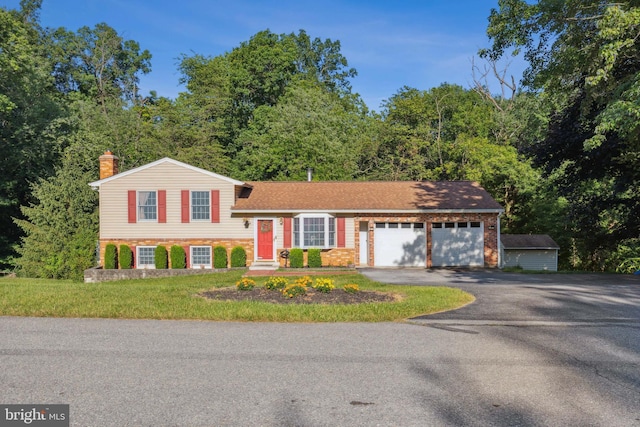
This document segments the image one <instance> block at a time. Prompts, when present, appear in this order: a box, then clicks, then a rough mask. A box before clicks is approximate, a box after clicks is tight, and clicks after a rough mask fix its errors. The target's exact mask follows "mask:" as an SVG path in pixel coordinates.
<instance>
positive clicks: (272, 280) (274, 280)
mask: <svg viewBox="0 0 640 427" xmlns="http://www.w3.org/2000/svg"><path fill="white" fill-rule="evenodd" d="M288 284H289V281H288V280H287V279H285V278H284V277H275V276H271V277H269V278H268V279H267V281H266V282H265V284H264V288H265V289H268V290H270V291H271V290H276V289H278V290H282V289H284V288H286V287H287V285H288Z"/></svg>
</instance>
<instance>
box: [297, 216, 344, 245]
mask: <svg viewBox="0 0 640 427" xmlns="http://www.w3.org/2000/svg"><path fill="white" fill-rule="evenodd" d="M335 242H336V219H335V218H334V217H332V216H330V215H321V214H317V215H311V214H304V215H298V216H297V217H295V218H293V245H294V246H295V247H299V248H330V247H335V245H336V244H335Z"/></svg>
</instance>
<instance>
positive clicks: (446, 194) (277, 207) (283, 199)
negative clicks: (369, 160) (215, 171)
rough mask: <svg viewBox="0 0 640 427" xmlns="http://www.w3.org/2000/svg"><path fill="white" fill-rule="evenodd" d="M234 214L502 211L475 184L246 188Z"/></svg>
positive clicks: (325, 184) (267, 185) (312, 184)
mask: <svg viewBox="0 0 640 427" xmlns="http://www.w3.org/2000/svg"><path fill="white" fill-rule="evenodd" d="M247 184H250V185H251V186H252V188H245V189H243V192H242V194H241V197H240V198H238V200H237V201H236V205H235V207H234V208H233V211H236V212H244V211H247V212H253V211H281V212H288V211H354V212H356V211H359V212H365V211H429V210H456V211H459V210H472V211H477V210H479V211H495V212H498V211H502V207H501V206H500V205H499V204H498V203H497V202H496V201H495V200H494V199H493V198H492V197H491V196H490V195H489V193H487V191H486V190H485V189H484V188H482V187H481V186H480V185H479V184H478V183H476V182H470V181H423V182H407V181H367V182H359V181H357V182H306V181H305V182H250V183H249V182H248V183H247Z"/></svg>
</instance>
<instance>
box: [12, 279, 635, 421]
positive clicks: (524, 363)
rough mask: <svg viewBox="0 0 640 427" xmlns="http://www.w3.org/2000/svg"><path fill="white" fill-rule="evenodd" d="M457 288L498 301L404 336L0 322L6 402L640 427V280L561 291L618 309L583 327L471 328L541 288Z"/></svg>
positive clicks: (277, 328)
mask: <svg viewBox="0 0 640 427" xmlns="http://www.w3.org/2000/svg"><path fill="white" fill-rule="evenodd" d="M405 273H406V274H405ZM367 274H369V273H368V272H367ZM402 274H405V276H404V278H405V282H412V281H414V280H413V279H411V276H412V275H413V274H417V275H420V274H421V275H422V276H424V275H426V274H429V273H427V272H425V271H422V272H421V273H420V272H418V273H415V272H412V271H396V272H395V274H393V275H394V276H395V277H399V276H400V275H402ZM438 274H440V273H438ZM464 274H466V273H463V275H464ZM500 277H504V276H500ZM452 280H458V281H459V282H461V283H458V285H460V286H461V287H462V286H469V288H470V289H478V288H479V287H483V289H484V291H482V292H485V293H482V292H480V293H478V295H479V297H478V300H477V301H476V302H475V303H473V304H471V305H469V306H467V307H465V308H462V309H460V310H457V311H455V312H453V313H456V315H455V316H454V317H451V318H448V319H447V318H442V317H440V318H438V319H436V318H435V317H434V318H432V320H426V319H416V320H412V321H410V322H406V323H381V324H360V323H357V324H346V323H339V324H277V323H218V322H192V321H139V320H138V321H135V320H107V319H38V318H15V317H0V366H1V367H2V369H1V370H0V403H25V404H26V403H66V404H70V410H71V425H73V426H253V425H256V426H376V425H379V426H464V425H469V426H494V425H495V426H503V425H504V426H506V425H513V426H515V425H518V426H550V425H554V426H555V425H557V426H607V427H609V426H640V339H639V338H640V324H639V323H638V315H637V307H638V299H637V298H638V297H639V293H640V292H639V291H638V290H637V288H640V284H639V283H638V282H630V283H626V282H625V283H621V284H620V283H618V281H617V280H615V279H613V281H612V282H611V283H607V284H606V285H602V286H598V284H597V282H598V281H597V280H596V283H595V284H593V285H587V284H585V282H582V284H578V283H572V284H563V285H560V284H555V285H554V284H553V283H552V284H547V285H546V286H548V287H549V286H551V287H558V286H560V287H562V286H567V287H568V288H562V289H564V290H562V292H560V295H561V296H562V298H560V301H565V302H566V300H571V296H570V295H571V292H572V290H571V288H572V287H573V286H584V287H585V288H578V290H577V291H576V298H577V299H578V300H580V301H582V300H583V299H585V298H587V300H585V301H584V304H586V305H588V306H592V307H598V306H599V305H601V304H600V303H602V304H604V305H605V309H604V311H602V313H601V314H597V315H595V316H591V317H586V314H580V315H579V316H578V318H579V319H580V320H579V321H575V322H573V321H570V320H567V319H565V318H564V317H561V318H560V320H558V319H556V318H555V317H554V316H550V317H545V312H544V310H540V309H539V308H537V309H534V308H532V309H531V310H530V315H526V316H525V315H520V314H519V313H516V314H517V315H515V316H514V319H512V320H509V319H507V318H502V319H490V318H489V317H487V318H486V319H484V320H483V319H473V318H471V317H473V316H470V315H469V317H468V318H467V317H464V316H467V315H466V314H464V313H465V311H464V310H472V309H473V310H479V309H474V308H473V307H474V306H477V307H480V306H481V305H483V304H485V303H486V304H490V303H491V301H496V300H495V298H497V297H496V295H499V294H507V295H508V294H511V295H513V292H514V289H513V288H515V289H516V291H515V292H516V294H518V295H522V296H519V297H517V298H512V299H513V300H522V301H525V300H527V298H524V295H525V294H526V290H525V289H527V288H526V286H528V285H522V284H517V283H513V286H511V287H509V286H508V285H507V284H506V283H496V282H494V283H484V282H483V284H481V283H480V282H479V281H480V279H478V278H470V277H463V276H459V277H458V278H456V276H454V277H453V278H452ZM482 280H488V281H489V282H491V281H493V280H497V279H495V278H491V277H489V278H485V279H482ZM420 284H425V283H424V282H421V283H420ZM474 286H475V288H474ZM539 286H542V285H541V284H539ZM539 286H538V285H536V286H534V287H532V288H530V292H531V293H532V294H535V293H536V292H542V291H541V290H540V289H538V287H539ZM609 286H614V287H619V288H617V289H616V290H615V293H614V294H613V295H615V296H610V297H607V298H604V299H603V298H601V297H600V296H597V295H598V294H599V292H600V291H599V290H598V289H599V288H600V287H609ZM491 287H496V288H497V289H495V290H490V289H489V288H491ZM520 287H522V289H520ZM585 289H587V290H590V291H589V292H587V290H585ZM480 294H481V295H480ZM541 295H549V298H557V297H556V296H554V295H555V293H554V292H551V293H550V294H546V293H545V292H543V293H542V294H541ZM491 298H494V299H493V300H492V299H491ZM546 298H547V297H546V296H545V297H541V298H540V301H538V299H536V298H533V299H530V301H531V302H532V304H537V303H540V302H541V301H544V300H545V299H546ZM612 298H613V299H612ZM625 298H632V299H633V301H632V302H630V303H629V304H627V303H626V302H625V301H624V299H625ZM536 301H538V302H536ZM555 303H556V302H553V304H555ZM496 304H497V305H498V306H499V305H502V303H500V304H498V303H496ZM522 304H524V302H522ZM549 304H550V305H549V306H551V305H552V303H551V302H549ZM609 304H614V305H617V306H620V307H625V306H626V305H629V306H633V305H635V308H634V307H631V308H629V310H628V311H624V312H623V314H621V315H619V316H617V317H615V319H614V316H613V314H614V313H613V312H612V311H611V310H609V309H607V308H606V306H608V305H609ZM542 307H545V305H542ZM490 311H491V310H490V309H486V312H490ZM498 312H499V313H502V314H501V315H500V316H503V317H507V313H506V312H504V311H501V310H498ZM463 315H464V316H463ZM437 316H442V315H437ZM496 316H497V314H496ZM633 316H635V317H633ZM541 319H542V320H541ZM554 319H555V320H554ZM526 322H529V323H526ZM32 425H33V424H32Z"/></svg>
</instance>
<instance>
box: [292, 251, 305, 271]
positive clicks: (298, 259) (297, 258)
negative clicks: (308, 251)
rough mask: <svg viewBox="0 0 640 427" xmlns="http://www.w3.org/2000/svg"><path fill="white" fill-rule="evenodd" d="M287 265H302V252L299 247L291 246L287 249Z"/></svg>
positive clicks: (300, 266) (294, 266) (299, 266)
mask: <svg viewBox="0 0 640 427" xmlns="http://www.w3.org/2000/svg"><path fill="white" fill-rule="evenodd" d="M289 266H290V267H291V268H302V267H304V252H303V250H302V249H300V248H293V249H291V250H290V251H289Z"/></svg>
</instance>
